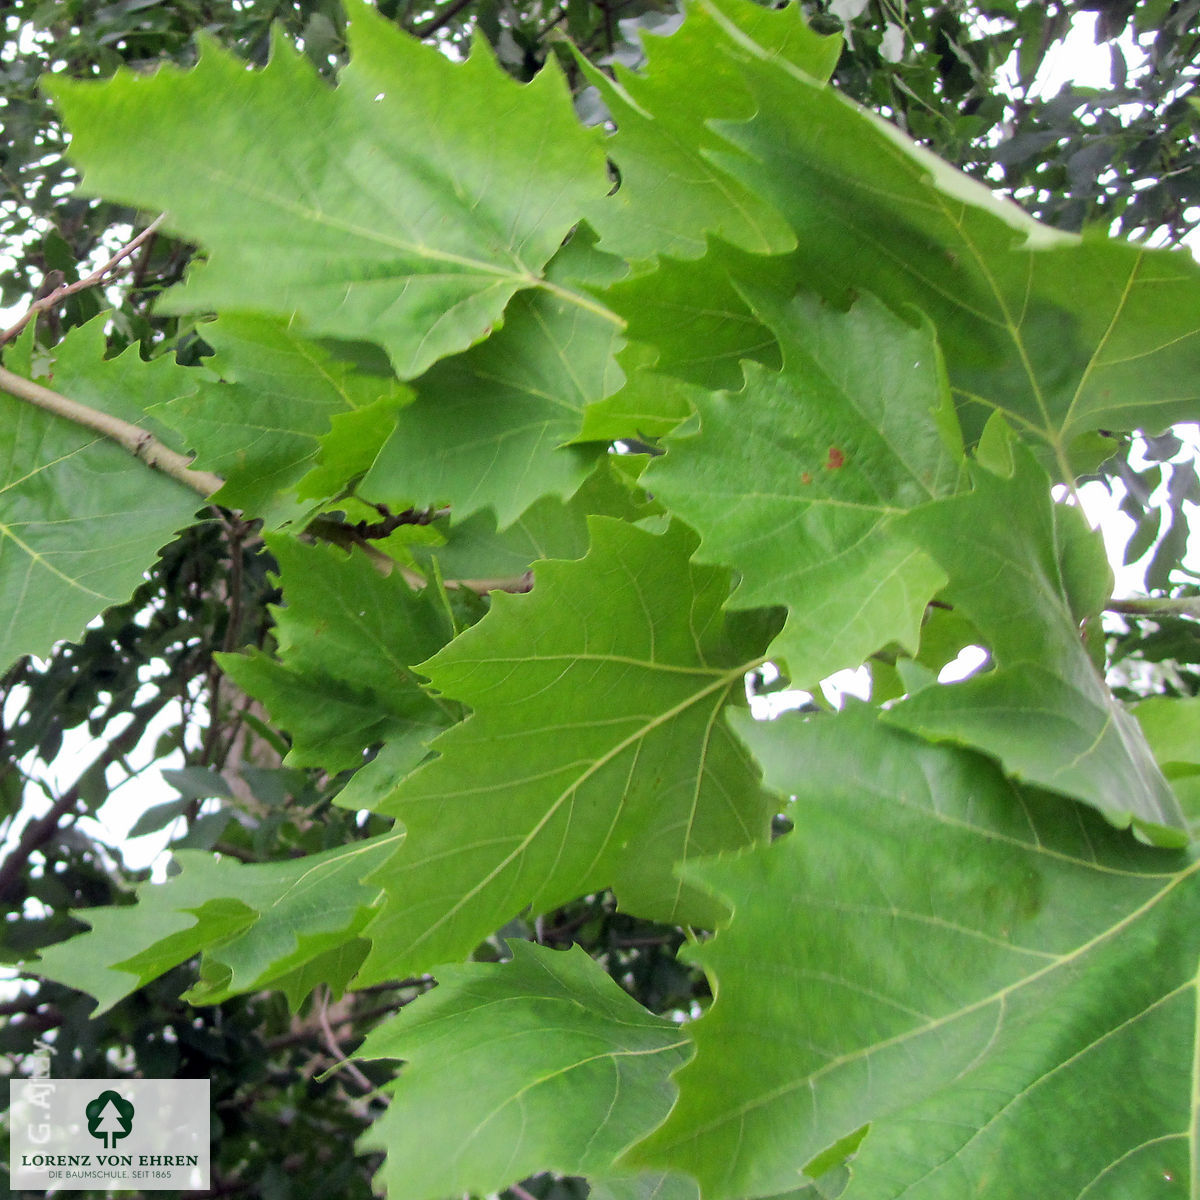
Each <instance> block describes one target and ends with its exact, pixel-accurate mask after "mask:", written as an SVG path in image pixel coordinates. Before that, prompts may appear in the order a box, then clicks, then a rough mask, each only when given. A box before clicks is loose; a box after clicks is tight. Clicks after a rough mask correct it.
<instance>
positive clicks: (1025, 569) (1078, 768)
mask: <svg viewBox="0 0 1200 1200" xmlns="http://www.w3.org/2000/svg"><path fill="white" fill-rule="evenodd" d="M974 478H975V488H974V490H973V491H972V492H970V493H966V494H963V495H959V496H953V497H949V498H947V499H944V500H939V501H936V502H935V503H932V504H929V505H926V506H925V507H923V508H920V509H917V510H915V511H914V512H912V513H910V514H909V515H908V516H906V517H905V518H904V519H903V520H902V521H901V527H902V530H903V532H904V533H905V534H907V535H908V536H909V537H911V538H912V539H913V540H914V541H915V542H916V543H917V544H918V545H920V546H921V547H922V548H923V549H924V550H925V551H926V552H927V553H928V554H929V555H930V556H931V557H932V558H933V559H935V560H936V561H937V563H938V564H939V565H940V566H941V567H942V569H943V570H944V571H945V572H946V575H947V576H948V577H949V580H950V582H949V584H948V585H947V587H946V589H945V590H944V592H943V593H942V595H943V598H944V599H945V600H946V601H947V602H948V603H950V604H952V605H953V606H954V607H955V609H956V610H961V612H962V613H963V614H964V615H965V616H966V617H967V618H968V620H970V621H971V622H972V624H973V625H974V626H975V627H976V629H977V630H978V631H979V633H980V636H981V637H982V638H983V640H984V642H985V643H986V645H987V647H988V649H989V650H990V651H991V653H992V656H993V658H994V660H995V663H996V664H997V669H996V670H993V671H989V672H987V673H985V674H982V675H976V676H974V677H973V678H971V679H968V680H966V681H964V682H962V683H958V684H953V685H950V686H947V687H937V688H925V689H924V690H923V691H921V692H920V693H919V694H917V695H915V696H913V697H911V698H910V699H909V700H907V701H906V702H905V703H903V704H901V705H898V706H897V707H896V708H894V709H893V710H892V711H891V712H890V713H889V714H888V718H887V719H888V720H890V721H894V722H895V723H896V724H897V725H899V726H901V727H903V728H905V729H908V730H910V731H912V732H914V733H919V734H921V735H922V736H923V737H927V738H934V739H938V740H942V739H949V740H952V741H956V742H960V743H962V744H964V745H968V746H975V747H977V748H979V749H981V750H984V751H986V752H987V753H989V754H993V755H995V756H996V757H997V758H998V759H999V760H1000V761H1001V762H1002V763H1003V764H1004V767H1005V769H1006V770H1007V771H1009V772H1010V773H1011V774H1012V775H1014V776H1016V777H1017V778H1018V779H1023V780H1027V781H1029V782H1031V783H1037V784H1040V785H1042V786H1043V787H1047V788H1052V789H1053V790H1055V791H1057V792H1062V793H1063V794H1065V795H1068V796H1073V797H1075V798H1076V799H1079V800H1083V801H1086V802H1087V803H1088V804H1091V805H1094V806H1095V807H1096V808H1098V809H1099V810H1100V811H1101V812H1102V813H1104V815H1105V816H1106V817H1107V818H1108V819H1109V820H1110V821H1112V822H1114V823H1115V824H1116V825H1118V826H1121V827H1126V826H1129V825H1132V826H1133V827H1134V829H1135V830H1136V831H1137V832H1138V834H1139V835H1140V836H1143V837H1148V838H1150V839H1151V840H1153V841H1156V842H1161V843H1163V844H1165V845H1179V844H1181V842H1183V841H1186V835H1185V834H1184V833H1183V827H1184V826H1183V816H1182V814H1181V813H1180V811H1179V805H1178V803H1177V802H1176V800H1175V797H1174V796H1173V795H1172V793H1171V789H1170V787H1169V786H1168V785H1167V782H1166V780H1165V779H1163V777H1162V773H1161V772H1160V771H1159V769H1158V767H1157V765H1156V764H1155V762H1154V759H1153V757H1152V756H1151V754H1150V751H1149V748H1148V747H1147V746H1146V743H1145V739H1144V738H1143V737H1142V734H1141V731H1140V730H1139V729H1138V726H1137V722H1136V721H1134V720H1133V718H1132V717H1130V716H1129V714H1128V713H1126V712H1124V710H1123V709H1122V708H1121V705H1120V703H1119V702H1118V701H1117V700H1115V699H1114V698H1113V695H1112V693H1111V692H1110V691H1109V689H1108V686H1107V684H1106V683H1105V682H1104V680H1103V678H1102V677H1101V676H1100V674H1099V673H1098V672H1097V671H1096V668H1095V667H1094V666H1093V665H1092V662H1091V660H1090V658H1089V657H1088V653H1087V650H1086V649H1085V647H1084V644H1083V640H1082V637H1081V634H1080V629H1079V617H1078V615H1077V613H1076V609H1077V608H1086V607H1088V606H1089V605H1090V604H1091V603H1092V602H1094V601H1095V598H1096V597H1097V596H1098V595H1099V593H1100V590H1101V589H1100V587H1099V586H1098V585H1097V583H1096V581H1095V580H1093V579H1092V578H1090V576H1091V574H1092V573H1094V572H1100V573H1103V574H1105V576H1106V573H1107V570H1108V568H1107V564H1106V563H1105V562H1104V558H1103V552H1102V544H1101V542H1100V537H1099V534H1092V535H1091V539H1092V550H1091V564H1092V566H1091V569H1090V570H1089V569H1088V567H1087V552H1086V551H1084V550H1083V549H1082V548H1081V546H1080V544H1079V530H1078V528H1077V527H1076V526H1074V525H1073V524H1067V523H1066V522H1065V521H1064V519H1062V518H1058V517H1056V515H1055V505H1054V502H1053V500H1052V498H1051V494H1050V480H1049V478H1048V477H1047V475H1046V473H1045V472H1044V471H1043V470H1042V469H1041V467H1039V466H1038V465H1037V463H1036V462H1035V461H1034V460H1033V457H1032V455H1031V454H1030V452H1029V451H1028V450H1026V449H1024V448H1021V447H1019V446H1018V447H1014V469H1013V474H1012V476H1011V477H1010V478H1007V479H1005V478H1001V477H999V476H996V475H993V474H991V472H989V471H985V470H983V469H981V468H977V469H976V471H975V473H974ZM964 530H969V531H970V536H969V537H964V536H963V531H964ZM1064 530H1066V531H1067V538H1068V541H1067V548H1068V550H1069V562H1070V564H1071V566H1070V573H1069V574H1067V573H1065V572H1064V569H1063V549H1064V545H1063V541H1062V537H1063V532H1064ZM1070 584H1074V588H1073V591H1074V592H1075V593H1076V594H1075V595H1074V596H1073V595H1072V592H1070V591H1068V586H1069V585H1070ZM1080 589H1082V591H1081V590H1080ZM1081 597H1082V599H1081Z"/></svg>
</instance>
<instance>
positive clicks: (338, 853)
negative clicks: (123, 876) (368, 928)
mask: <svg viewBox="0 0 1200 1200" xmlns="http://www.w3.org/2000/svg"><path fill="white" fill-rule="evenodd" d="M403 836H404V835H403V834H398V833H390V834H386V835H384V836H382V837H379V838H374V839H372V840H370V841H364V842H355V843H352V844H351V845H349V846H341V847H338V848H337V849H335V850H327V851H325V852H324V853H321V854H312V855H309V856H308V857H306V858H298V859H291V860H288V861H286V862H270V863H253V864H250V865H246V864H243V863H238V862H234V861H233V860H231V859H227V858H225V859H223V858H216V857H214V856H213V855H211V854H208V853H206V852H201V851H195V850H181V851H178V852H177V853H176V856H175V857H176V860H177V861H178V863H179V864H180V866H181V868H182V870H181V872H180V874H178V875H176V876H175V877H174V878H172V879H169V880H168V881H167V882H166V883H160V884H154V883H148V884H143V885H142V887H140V888H139V889H138V900H139V902H138V903H137V904H136V905H134V906H133V907H121V908H99V909H86V910H84V911H83V912H82V913H80V914H78V915H80V916H81V917H82V918H83V919H84V920H86V921H87V922H88V923H89V924H90V925H91V927H92V928H91V932H90V933H85V934H81V935H80V936H78V937H75V938H72V939H71V940H70V941H67V942H60V943H58V944H57V945H54V946H51V947H49V949H46V950H43V951H42V953H41V958H40V960H39V961H38V962H36V963H33V964H29V965H30V966H31V967H32V969H34V970H35V971H36V972H37V974H39V975H43V976H45V977H46V978H48V979H57V980H58V981H59V982H60V983H65V984H67V985H68V986H69V987H73V988H77V989H78V990H79V991H83V992H88V993H89V994H90V995H92V996H95V997H96V999H97V1000H98V1001H99V1002H100V1006H99V1008H98V1009H97V1010H96V1014H99V1013H102V1012H104V1011H105V1010H106V1009H109V1008H111V1007H112V1006H113V1005H114V1004H115V1003H116V1002H117V1001H118V1000H120V999H121V998H122V997H124V996H127V995H129V993H130V992H132V991H134V990H135V989H137V988H139V987H141V986H142V985H143V984H145V983H148V982H149V981H150V980H152V979H157V978H158V976H160V975H162V974H164V973H165V972H167V971H169V970H170V969H171V968H172V967H174V966H177V965H178V964H179V963H181V962H183V961H184V960H185V959H188V958H191V957H192V956H193V955H196V954H201V953H203V955H204V960H203V962H202V967H201V970H202V978H201V982H200V983H199V984H198V985H197V986H196V987H194V988H193V989H192V991H191V992H190V993H189V999H191V1000H192V1001H194V1002H196V1003H205V1004H216V1003H218V1002H219V1001H221V1000H223V999H225V998H226V997H228V996H231V995H234V994H235V993H238V992H249V991H254V990H257V989H259V988H262V987H265V986H267V985H268V984H270V983H271V982H273V981H274V980H275V979H277V978H280V977H283V976H285V975H287V974H289V973H290V972H293V971H295V970H297V969H298V968H300V967H301V966H302V965H303V964H304V963H305V962H307V961H309V960H311V959H314V958H316V957H317V956H318V955H322V954H325V953H326V952H327V951H329V950H331V949H333V948H335V947H337V946H340V945H343V944H345V943H348V942H351V941H353V940H354V939H355V937H356V935H357V934H358V933H359V931H360V930H361V929H362V927H363V925H364V924H365V923H366V921H367V918H368V916H369V915H370V914H369V906H370V905H371V904H372V902H373V901H374V899H375V897H376V896H377V895H378V889H377V888H375V887H368V886H366V885H364V884H362V883H360V882H359V880H361V879H362V878H363V876H364V875H366V874H367V873H368V872H369V871H370V870H371V869H372V868H373V867H376V866H378V865H379V863H380V862H381V861H383V859H385V858H386V857H387V855H388V854H389V853H390V851H391V850H392V848H393V847H394V846H395V845H396V843H397V842H398V841H399V840H400V839H401V838H402V837H403ZM235 897H236V898H235ZM114 947H120V953H121V955H122V956H123V957H122V958H120V959H119V960H118V961H116V962H113V948H114ZM96 1014H93V1015H96Z"/></svg>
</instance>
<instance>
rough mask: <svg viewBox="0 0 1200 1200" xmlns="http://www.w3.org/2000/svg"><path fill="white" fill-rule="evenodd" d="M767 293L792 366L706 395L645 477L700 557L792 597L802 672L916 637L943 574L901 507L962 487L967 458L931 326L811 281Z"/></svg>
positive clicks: (763, 305) (791, 660)
mask: <svg viewBox="0 0 1200 1200" xmlns="http://www.w3.org/2000/svg"><path fill="white" fill-rule="evenodd" d="M756 306H757V307H759V308H760V310H761V311H763V313H764V320H765V321H766V322H767V323H768V324H769V326H770V327H771V328H773V329H774V331H775V333H776V334H777V336H778V338H779V342H780V344H781V346H782V347H783V351H784V364H783V369H782V370H781V371H778V372H770V371H767V370H765V369H763V368H761V367H759V366H757V365H756V364H747V366H746V384H745V387H744V388H743V389H742V391H741V392H739V393H737V394H735V395H732V396H731V395H726V394H723V393H714V394H710V395H707V396H705V397H703V398H698V399H697V401H696V405H697V408H698V410H699V414H700V426H701V428H700V432H699V434H695V435H692V436H691V437H687V438H679V439H677V440H671V441H669V443H668V445H669V450H668V453H667V455H666V457H665V458H663V459H661V460H658V461H656V462H654V463H653V464H652V465H651V466H650V468H649V470H648V471H647V473H646V486H647V487H648V488H649V489H650V491H651V492H653V493H654V494H655V495H656V496H657V497H659V498H660V499H661V500H662V501H663V503H664V504H666V506H667V507H668V509H670V510H671V511H672V512H675V513H677V514H679V515H680V516H681V517H683V519H684V520H686V521H687V522H688V523H689V524H691V525H692V527H693V528H695V529H696V530H697V531H698V532H699V533H700V536H701V546H700V557H701V558H703V559H704V560H706V561H709V562H720V563H726V564H728V565H730V566H732V567H735V568H736V569H737V570H738V571H739V572H740V574H741V584H740V586H739V588H738V590H737V592H736V593H735V595H734V603H735V604H737V605H739V606H741V607H745V608H755V607H762V606H766V605H775V604H779V605H787V606H788V608H789V615H788V621H787V624H786V625H785V626H784V629H783V632H782V633H781V634H780V635H779V638H778V639H777V641H776V643H775V644H774V647H773V652H774V653H777V654H778V655H780V656H782V658H783V659H785V660H786V661H787V663H788V666H789V674H790V677H791V678H792V680H793V681H794V682H795V683H796V684H798V685H800V686H804V685H807V684H815V683H816V682H817V681H818V680H820V679H821V678H823V677H825V676H827V675H830V674H832V673H833V672H834V671H836V670H839V669H840V668H843V667H855V666H858V665H859V663H861V662H862V661H863V660H864V659H865V658H866V657H867V656H868V655H869V654H871V653H873V652H874V651H876V650H878V649H879V648H880V647H881V646H883V645H885V644H887V643H888V642H893V641H895V642H899V643H900V644H901V645H904V646H907V647H909V648H910V649H913V650H915V649H916V645H917V641H918V638H919V633H920V625H921V619H922V617H923V615H924V613H925V606H926V604H927V602H928V601H929V600H930V599H931V598H932V596H933V594H934V593H935V592H936V591H937V590H938V588H939V586H940V585H941V584H942V583H943V582H944V581H945V576H944V575H943V574H942V572H941V571H940V570H939V569H938V567H937V566H935V565H934V563H933V561H932V560H931V559H930V558H929V557H928V556H927V555H926V554H924V553H922V552H921V550H919V549H918V548H917V547H916V546H914V545H913V544H912V543H911V542H909V541H908V539H906V538H904V537H902V536H900V535H898V533H897V531H896V529H895V526H894V523H893V521H892V518H893V517H894V516H896V515H897V514H900V513H903V512H905V511H907V510H908V509H911V508H913V507H915V506H917V505H920V504H922V503H923V502H927V501H929V500H930V499H932V498H933V497H936V496H938V495H942V494H945V493H946V492H948V491H950V490H952V489H953V487H954V485H955V483H956V482H957V477H958V472H959V466H958V462H957V457H956V455H955V454H954V453H953V452H952V450H951V448H950V447H949V446H948V445H947V440H948V439H947V437H946V433H945V428H944V426H945V424H946V423H945V422H944V421H942V420H939V414H941V413H943V412H944V410H945V409H946V408H947V407H948V403H949V400H948V394H947V392H946V385H945V378H944V375H943V371H942V366H941V360H940V358H939V355H938V351H937V345H936V343H935V342H934V340H933V337H932V335H931V333H930V331H929V330H928V329H924V328H922V329H912V328H910V327H908V326H906V325H904V324H903V323H901V322H900V321H899V320H898V319H897V318H896V317H893V316H892V315H891V314H890V313H889V312H888V311H887V310H886V309H884V308H883V306H882V305H880V304H879V303H878V302H876V301H874V300H870V299H868V298H866V297H864V298H863V299H862V300H860V301H859V303H858V304H857V305H855V307H854V308H853V309H851V311H850V312H849V313H848V314H842V313H838V312H836V311H834V310H833V309H830V308H829V307H827V306H825V305H823V304H822V303H821V302H820V301H818V300H816V299H815V298H812V297H809V296H803V295H802V296H798V297H796V298H795V299H794V300H792V301H791V302H790V303H787V304H784V305H778V306H776V305H775V304H774V303H773V302H771V301H769V300H768V299H767V297H766V295H765V294H764V295H763V296H761V297H757V298H756ZM951 423H953V417H952V416H951Z"/></svg>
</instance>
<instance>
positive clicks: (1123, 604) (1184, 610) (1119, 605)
mask: <svg viewBox="0 0 1200 1200" xmlns="http://www.w3.org/2000/svg"><path fill="white" fill-rule="evenodd" d="M1104 607H1105V610H1106V611H1107V612H1115V613H1123V614H1124V615H1126V616H1130V617H1194V618H1196V619H1197V620H1200V596H1142V597H1138V598H1136V599H1131V600H1110V601H1109V602H1108V603H1107V604H1106V605H1105V606H1104Z"/></svg>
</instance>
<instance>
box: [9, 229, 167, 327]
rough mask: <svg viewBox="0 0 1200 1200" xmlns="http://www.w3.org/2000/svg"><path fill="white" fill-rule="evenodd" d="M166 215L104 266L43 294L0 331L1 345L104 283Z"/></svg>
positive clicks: (153, 233) (127, 244)
mask: <svg viewBox="0 0 1200 1200" xmlns="http://www.w3.org/2000/svg"><path fill="white" fill-rule="evenodd" d="M166 217H167V214H166V213H159V215H158V216H157V217H155V218H154V220H153V221H151V222H150V224H149V225H147V226H146V228H145V229H143V230H142V232H141V233H139V234H138V235H137V237H135V238H134V239H133V240H132V241H131V242H126V243H125V245H124V246H122V247H121V248H120V250H118V251H117V252H116V254H114V255H113V256H112V258H110V259H109V260H108V262H106V263H105V264H104V266H102V267H97V268H96V270H94V271H93V272H92V273H91V274H90V275H87V276H85V277H84V278H83V279H79V280H76V281H75V282H74V283H66V284H63V286H62V287H57V288H55V289H54V291H52V292H50V293H49V294H48V295H45V296H43V297H42V298H41V299H40V300H35V301H34V302H33V303H32V304H31V305H30V306H29V308H28V309H27V310H26V311H25V314H24V315H23V316H22V317H21V318H20V319H19V320H18V321H17V322H16V324H15V325H10V326H9V327H8V328H7V329H6V330H5V331H4V332H3V333H0V346H3V345H4V344H5V343H6V342H11V341H12V339H13V338H15V337H16V336H17V334H18V333H20V332H21V330H22V329H24V328H25V326H26V325H28V324H29V322H30V321H32V320H33V319H34V317H36V316H38V315H40V314H41V313H44V312H46V311H47V310H48V309H51V308H53V307H54V306H55V305H56V304H58V303H60V302H61V301H63V300H65V299H66V298H67V297H68V296H73V295H74V294H75V293H76V292H82V291H85V290H86V289H87V288H90V287H95V286H96V285H97V284H99V283H103V282H104V281H105V280H104V277H105V276H106V275H107V274H108V273H109V272H110V271H112V270H113V268H115V267H117V266H119V265H120V264H121V263H122V262H123V261H124V260H125V259H127V258H128V257H129V256H130V255H131V254H132V253H133V252H134V251H135V250H136V249H137V248H138V247H139V246H140V245H141V244H142V243H143V242H145V241H146V240H147V239H148V238H151V237H153V236H154V235H155V234H156V233H157V232H158V228H159V226H160V225H161V224H162V223H163V221H165V220H166Z"/></svg>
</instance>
